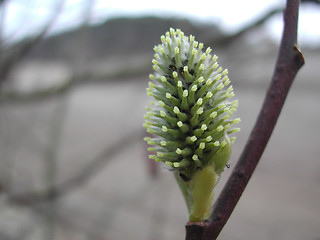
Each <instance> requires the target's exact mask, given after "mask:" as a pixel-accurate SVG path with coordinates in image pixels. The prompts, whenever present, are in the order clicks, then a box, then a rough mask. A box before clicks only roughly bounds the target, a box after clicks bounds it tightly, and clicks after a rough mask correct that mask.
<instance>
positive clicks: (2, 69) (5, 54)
mask: <svg viewBox="0 0 320 240" xmlns="http://www.w3.org/2000/svg"><path fill="white" fill-rule="evenodd" d="M63 5H64V0H61V1H60V2H58V4H57V7H56V9H55V11H54V15H53V16H52V17H51V18H50V19H49V21H48V22H47V23H46V25H45V27H44V28H43V29H42V31H41V32H40V33H39V34H38V35H37V36H35V37H33V38H31V39H28V40H26V41H24V42H23V43H21V44H20V45H19V46H16V47H15V48H14V49H12V51H7V50H4V49H5V46H3V43H2V42H1V41H0V43H1V46H0V50H1V51H0V87H1V84H2V83H3V82H4V81H5V80H6V79H7V77H8V75H9V73H10V72H11V70H12V69H13V67H14V66H15V65H16V64H17V63H18V62H19V61H21V60H22V59H23V58H24V57H25V56H26V55H27V54H28V53H29V52H30V50H32V49H33V48H34V47H35V46H36V45H37V44H38V43H39V42H40V41H41V40H42V39H43V37H44V36H45V35H46V34H47V33H48V32H49V31H50V29H51V27H52V25H53V24H54V23H55V21H56V19H57V17H58V16H59V14H60V12H61V10H62V7H63ZM0 7H2V4H0Z"/></svg>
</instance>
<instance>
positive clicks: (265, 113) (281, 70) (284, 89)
mask: <svg viewBox="0 0 320 240" xmlns="http://www.w3.org/2000/svg"><path fill="white" fill-rule="evenodd" d="M298 10H299V0H287V5H286V9H285V12H284V22H285V27H284V31H283V35H282V40H281V45H280V50H279V55H278V60H277V63H276V66H275V70H274V74H273V77H272V80H271V84H270V86H269V89H268V91H267V93H266V96H265V100H264V103H263V106H262V108H261V111H260V114H259V116H258V119H257V121H256V124H255V126H254V128H253V130H252V132H251V135H250V137H249V139H248V142H247V144H246V146H245V148H244V150H243V152H242V155H241V156H240V159H239V161H238V162H237V164H236V166H235V168H234V170H233V172H232V174H231V176H230V178H229V179H228V182H227V183H226V185H225V187H224V189H223V191H222V193H221V194H220V196H219V198H218V199H217V201H216V202H215V205H214V207H213V212H212V215H211V217H210V223H209V225H208V226H207V227H203V228H204V234H203V236H202V238H198V239H201V240H209V239H210V240H212V239H216V238H217V237H218V235H219V234H220V232H221V230H222V228H223V227H224V225H225V224H226V222H227V221H228V219H229V217H230V215H231V213H232V211H233V209H234V208H235V206H236V204H237V203H238V201H239V199H240V197H241V195H242V193H243V191H244V189H245V187H246V185H247V183H248V181H249V179H250V178H251V176H252V174H253V172H254V170H255V168H256V166H257V164H258V162H259V160H260V157H261V155H262V153H263V151H264V149H265V147H266V145H267V143H268V141H269V138H270V136H271V134H272V131H273V129H274V126H275V125H276V122H277V119H278V117H279V115H280V112H281V109H282V106H283V104H284V102H285V99H286V96H287V94H288V92H289V89H290V86H291V84H292V82H293V79H294V77H295V75H296V74H297V72H298V71H299V69H300V68H301V67H302V65H303V64H304V59H303V56H302V54H301V52H300V51H299V50H298V48H297V46H296V42H297V22H298ZM199 227H200V226H199ZM189 235H190V234H189ZM186 239H187V240H190V239H192V238H191V237H190V236H188V235H187V236H186Z"/></svg>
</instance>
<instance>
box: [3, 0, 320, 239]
mask: <svg viewBox="0 0 320 240" xmlns="http://www.w3.org/2000/svg"><path fill="white" fill-rule="evenodd" d="M284 6H285V2H284V1H282V0H273V1H270V0H268V1H267V0H263V1H252V0H244V1H236V0H234V1H231V0H229V1H212V0H211V1H201V2H192V1H167V0H162V1H160V2H155V1H149V2H145V1H139V0H137V1H132V2H131V1H123V0H118V1H101V0H45V1H40V0H31V1H23V0H1V1H0V239H1V240H38V239H39V240H40V239H45V240H60V239H61V240H89V239H90V240H123V239H132V240H158V239H159V240H163V239H166V240H176V239H184V234H185V233H184V232H185V230H184V225H185V223H186V221H187V210H186V207H185V204H184V202H183V198H182V196H181V194H180V192H179V189H178V187H177V185H176V183H175V182H174V179H173V177H172V174H171V173H170V172H169V171H168V170H166V169H165V168H163V166H158V165H155V164H154V163H153V162H151V161H150V160H148V157H147V156H148V152H147V151H146V145H145V143H144V142H143V140H142V138H143V136H144V134H145V131H144V129H143V128H142V123H143V121H144V120H143V119H144V118H143V115H144V113H145V107H146V106H147V105H148V102H149V101H150V100H151V99H150V98H149V97H147V96H146V93H145V92H146V91H145V89H146V87H147V84H148V81H149V79H148V75H149V74H150V73H152V65H151V60H152V58H153V46H154V45H157V44H158V43H159V42H160V36H161V35H162V34H164V33H165V32H166V31H168V30H169V28H170V27H173V28H180V29H181V30H182V31H184V32H185V34H186V35H190V34H192V35H195V36H196V40H198V41H200V42H203V43H204V44H205V46H206V47H208V46H210V47H211V48H213V52H214V53H215V54H217V55H218V56H219V60H218V61H219V63H220V65H221V66H223V67H224V68H228V69H229V77H230V79H231V82H232V84H233V85H234V89H235V94H236V98H238V99H239V110H238V111H237V112H236V113H235V115H236V116H235V117H241V119H242V122H241V124H240V127H241V132H240V133H238V134H237V140H236V142H235V144H234V149H233V154H232V158H231V161H230V163H231V168H230V169H226V170H225V173H224V174H223V176H222V178H221V180H220V183H219V184H218V186H217V189H216V191H215V194H216V195H218V194H219V191H221V189H222V187H223V185H224V183H225V182H226V180H227V178H228V176H229V174H230V173H231V171H232V168H233V166H234V164H235V162H236V160H237V159H238V157H239V155H240V153H241V151H242V149H243V147H244V145H245V143H246V140H247V138H248V136H249V133H250V130H251V128H252V126H253V124H254V122H255V119H256V117H257V114H258V112H259V109H260V107H261V104H262V101H263V98H264V94H265V91H266V89H267V86H268V84H269V81H270V79H271V77H272V73H273V68H274V65H275V62H276V58H277V51H278V46H279V41H280V35H281V32H282V26H283V24H282V14H281V12H282V10H283V8H284ZM319 22H320V4H319V1H317V0H314V1H303V3H302V5H301V11H300V19H299V45H300V47H301V51H302V52H303V54H304V56H305V60H306V65H305V66H304V67H303V68H302V70H300V71H299V73H298V76H297V78H296V79H295V82H294V84H293V87H292V89H291V91H290V93H289V95H288V98H287V102H286V104H285V106H284V108H283V111H282V113H281V116H280V119H279V121H278V123H277V126H276V128H275V131H274V133H273V135H272V138H271V140H270V142H269V144H268V146H267V149H266V151H265V153H264V154H263V157H262V159H261V162H260V163H259V165H258V168H257V169H256V171H255V173H254V175H253V177H252V179H251V180H250V182H249V185H248V187H247V189H246V190H245V192H244V194H243V196H242V198H241V199H240V202H239V203H238V205H237V207H236V209H235V210H234V212H233V214H232V216H231V218H230V220H229V222H228V223H227V224H226V226H225V228H224V229H223V231H222V233H221V235H220V239H232V240H244V239H246V240H247V239H259V240H264V239H284V240H286V239H288V240H289V239H290V240H295V239H296V240H298V239H304V240H307V239H310V240H319V239H320V217H319V216H320V187H319V186H320V159H319V156H320V148H319V142H320V135H319V122H320V108H319V103H320V94H319V92H320V81H319V80H320V79H319V73H318V72H317V70H318V69H319V64H320V28H319Z"/></svg>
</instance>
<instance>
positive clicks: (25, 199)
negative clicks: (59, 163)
mask: <svg viewBox="0 0 320 240" xmlns="http://www.w3.org/2000/svg"><path fill="white" fill-rule="evenodd" d="M141 138H142V132H141V130H140V129H139V131H133V132H132V133H130V134H128V135H126V136H124V137H122V138H120V139H119V140H118V141H116V142H114V143H113V144H112V145H111V146H108V147H107V148H106V149H104V150H103V151H102V152H101V153H99V154H98V155H97V156H96V157H95V158H94V159H92V160H91V161H90V163H89V164H88V165H87V166H85V167H84V168H83V169H82V170H81V171H79V172H78V173H77V174H76V175H75V176H73V177H71V178H70V179H68V180H66V181H65V182H63V183H61V184H60V185H58V186H52V187H49V188H48V189H47V190H45V191H31V192H26V193H22V194H19V195H13V194H10V193H8V195H9V199H10V201H12V202H14V203H16V204H18V203H19V204H21V205H34V204H37V203H39V202H41V201H53V200H55V199H57V198H59V197H62V196H64V195H65V194H67V193H70V192H72V191H73V190H75V189H76V188H78V187H80V186H81V185H83V184H84V183H85V182H87V181H88V180H89V179H90V178H91V177H93V176H95V174H97V172H98V171H100V170H101V169H103V167H104V165H105V164H106V163H107V162H109V160H111V159H112V157H113V156H114V155H116V154H117V153H119V152H120V151H123V150H124V149H125V147H128V146H131V143H133V142H135V141H136V140H140V139H141ZM5 190H6V189H4V191H5Z"/></svg>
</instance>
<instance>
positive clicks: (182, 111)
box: [144, 29, 240, 212]
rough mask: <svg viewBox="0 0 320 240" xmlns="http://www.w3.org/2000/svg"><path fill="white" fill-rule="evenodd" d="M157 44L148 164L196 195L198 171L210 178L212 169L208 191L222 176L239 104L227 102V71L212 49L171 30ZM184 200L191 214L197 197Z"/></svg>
mask: <svg viewBox="0 0 320 240" xmlns="http://www.w3.org/2000/svg"><path fill="white" fill-rule="evenodd" d="M161 42H162V43H161V44H160V45H158V46H156V47H155V48H154V50H155V52H156V54H155V56H154V57H155V58H154V59H153V61H152V63H153V69H154V71H155V73H154V75H152V74H151V75H150V79H151V80H152V82H150V83H149V88H148V89H147V93H148V95H150V96H152V97H153V98H154V99H155V100H156V101H154V102H152V106H151V107H150V108H148V112H147V114H146V115H145V124H144V127H146V128H147V131H148V132H149V133H151V134H153V135H155V137H154V138H150V137H147V138H145V140H146V141H147V142H148V143H149V144H150V145H152V147H150V148H149V150H150V151H155V152H156V155H150V158H152V159H155V160H156V161H160V162H164V163H165V164H166V165H167V166H168V167H169V168H170V169H171V170H173V171H174V172H175V175H176V176H177V178H178V179H177V180H178V183H179V181H181V182H180V183H179V185H180V187H181V189H182V191H184V190H183V188H186V189H185V191H188V192H189V193H188V194H189V195H190V194H191V193H190V192H193V191H195V192H197V191H198V189H194V186H196V185H198V183H194V182H192V180H193V179H195V178H197V179H202V178H203V177H202V176H201V174H200V173H201V171H203V170H204V169H206V170H205V172H206V175H208V172H211V170H208V168H210V169H212V172H213V174H214V176H212V179H211V180H210V181H211V182H210V184H209V185H210V186H211V185H213V186H214V185H215V183H216V181H217V179H218V177H219V176H220V174H221V172H222V171H223V170H224V168H225V165H226V164H227V162H228V160H229V157H230V154H231V144H232V143H233V142H234V139H235V138H234V137H231V138H229V135H230V134H232V133H234V132H237V131H239V128H232V125H233V124H236V123H238V122H239V121H240V119H239V118H236V119H234V120H231V119H230V116H231V114H232V113H233V112H234V111H235V110H236V108H237V106H238V101H237V100H235V101H228V100H229V99H230V98H232V97H233V96H234V93H233V87H232V86H231V85H230V80H229V78H228V76H227V74H228V70H227V69H225V70H223V69H222V68H221V67H219V64H218V62H217V59H218V57H217V56H216V55H213V56H212V55H211V54H210V52H211V48H207V49H206V50H205V51H204V50H203V44H202V43H198V42H197V41H195V38H194V37H193V36H190V37H187V36H184V33H183V32H182V31H181V30H179V29H177V30H174V29H170V32H167V33H166V35H165V36H161ZM203 172H204V171H203ZM201 181H202V180H201ZM212 181H213V183H212ZM183 182H185V183H186V184H188V186H182V185H183V184H184V183H183ZM210 191H212V190H210ZM201 194H202V193H201ZM201 194H200V195H201ZM206 194H207V193H204V195H206ZM208 194H209V195H210V193H208ZM208 194H207V195H208ZM191 195H192V194H191ZM197 195H199V193H197ZM184 196H185V198H190V199H189V200H188V199H186V201H187V205H188V208H189V212H190V211H193V210H194V209H193V207H192V206H193V205H194V202H195V200H194V197H195V196H188V197H186V194H184ZM211 197H212V196H211V195H210V196H209V198H211ZM207 200H208V199H207ZM188 201H189V203H188ZM210 204H211V202H210ZM189 205H190V206H189Z"/></svg>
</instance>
